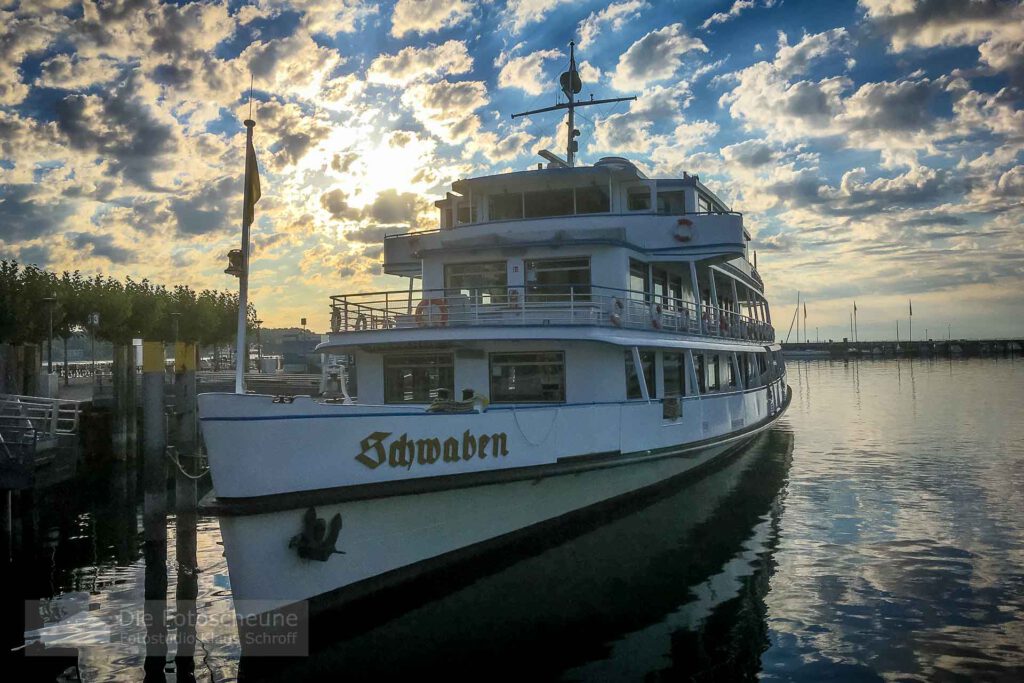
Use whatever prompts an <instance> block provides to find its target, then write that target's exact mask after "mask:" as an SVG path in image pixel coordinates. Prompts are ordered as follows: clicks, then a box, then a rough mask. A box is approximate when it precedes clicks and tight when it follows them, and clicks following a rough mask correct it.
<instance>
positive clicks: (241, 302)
mask: <svg viewBox="0 0 1024 683" xmlns="http://www.w3.org/2000/svg"><path fill="white" fill-rule="evenodd" d="M243 123H244V124H245V128H246V131H245V150H246V152H245V154H246V164H245V175H246V183H245V194H244V199H243V205H242V206H243V208H242V273H241V274H240V275H239V277H238V339H237V345H236V350H235V393H236V394H244V393H245V367H246V366H247V365H248V364H249V352H248V350H247V349H246V344H245V328H246V318H247V314H248V312H249V311H248V308H249V225H250V220H249V218H248V207H249V206H251V202H252V197H251V195H252V187H251V185H250V183H249V182H248V181H249V177H248V176H249V164H248V156H249V149H251V148H252V129H253V128H255V127H256V122H255V121H253V120H252V119H246V120H245V121H243Z"/></svg>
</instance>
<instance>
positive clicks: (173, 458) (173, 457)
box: [164, 448, 210, 479]
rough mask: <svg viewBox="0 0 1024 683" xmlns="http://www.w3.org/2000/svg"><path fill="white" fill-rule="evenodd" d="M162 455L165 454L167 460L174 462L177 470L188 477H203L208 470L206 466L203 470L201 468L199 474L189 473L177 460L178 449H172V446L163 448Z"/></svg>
mask: <svg viewBox="0 0 1024 683" xmlns="http://www.w3.org/2000/svg"><path fill="white" fill-rule="evenodd" d="M172 452H173V453H174V454H173V455H171V453H172ZM164 455H166V456H167V459H168V460H170V461H171V462H173V463H174V466H175V467H177V468H178V471H179V472H181V473H182V474H184V475H185V476H186V477H188V478H189V479H202V478H203V477H205V476H206V475H207V474H208V473H209V472H210V468H209V467H207V468H206V469H205V470H203V471H202V472H200V473H199V474H189V473H188V472H186V471H185V468H184V467H182V466H181V462H180V461H179V460H178V451H177V450H175V449H173V448H167V449H165V450H164Z"/></svg>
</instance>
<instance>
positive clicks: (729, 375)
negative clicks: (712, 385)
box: [722, 354, 739, 389]
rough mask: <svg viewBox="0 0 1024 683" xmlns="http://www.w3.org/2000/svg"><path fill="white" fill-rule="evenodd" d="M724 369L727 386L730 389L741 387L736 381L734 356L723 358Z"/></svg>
mask: <svg viewBox="0 0 1024 683" xmlns="http://www.w3.org/2000/svg"><path fill="white" fill-rule="evenodd" d="M722 367H723V368H724V370H725V384H726V386H728V387H731V388H733V389H735V388H736V387H738V386H739V383H738V382H737V380H736V368H735V367H734V366H733V364H732V354H729V355H728V356H722Z"/></svg>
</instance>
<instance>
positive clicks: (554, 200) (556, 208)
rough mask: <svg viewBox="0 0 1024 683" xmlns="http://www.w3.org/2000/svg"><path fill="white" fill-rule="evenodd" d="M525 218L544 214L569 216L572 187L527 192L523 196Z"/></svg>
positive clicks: (538, 216)
mask: <svg viewBox="0 0 1024 683" xmlns="http://www.w3.org/2000/svg"><path fill="white" fill-rule="evenodd" d="M524 200H525V203H526V217H527V218H542V217H544V216H571V215H572V214H573V205H572V188H571V187H569V188H565V189H561V190H541V191H539V192H527V193H526V194H525V196H524Z"/></svg>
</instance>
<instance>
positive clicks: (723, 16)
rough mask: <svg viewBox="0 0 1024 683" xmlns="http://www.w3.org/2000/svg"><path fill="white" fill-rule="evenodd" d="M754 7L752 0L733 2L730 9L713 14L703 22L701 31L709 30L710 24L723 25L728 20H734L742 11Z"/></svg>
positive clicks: (736, 0)
mask: <svg viewBox="0 0 1024 683" xmlns="http://www.w3.org/2000/svg"><path fill="white" fill-rule="evenodd" d="M753 6H754V0H735V1H734V2H733V3H732V7H730V8H729V9H728V11H725V12H715V13H714V14H712V15H711V16H710V17H708V18H707V19H705V20H704V23H703V24H701V25H700V27H701V28H702V29H707V28H709V27H710V26H711V25H712V24H724V23H725V22H727V21H729V20H730V19H735V18H736V17H738V16H739V15H740V13H741V12H743V10H747V9H750V8H751V7H753Z"/></svg>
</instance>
